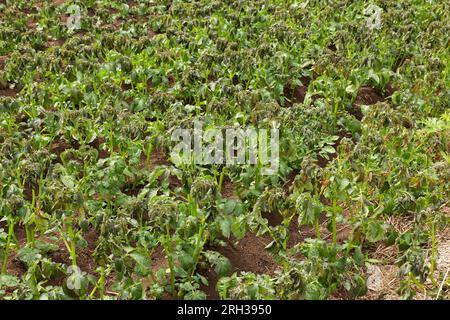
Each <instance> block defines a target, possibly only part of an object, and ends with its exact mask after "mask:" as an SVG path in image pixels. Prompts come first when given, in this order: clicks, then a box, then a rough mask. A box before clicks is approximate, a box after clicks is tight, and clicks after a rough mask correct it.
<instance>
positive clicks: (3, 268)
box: [2, 221, 14, 274]
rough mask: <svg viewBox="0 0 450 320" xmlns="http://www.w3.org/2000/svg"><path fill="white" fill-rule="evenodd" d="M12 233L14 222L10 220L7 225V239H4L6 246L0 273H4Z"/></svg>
mask: <svg viewBox="0 0 450 320" xmlns="http://www.w3.org/2000/svg"><path fill="white" fill-rule="evenodd" d="M13 233H14V223H13V222H12V221H10V223H9V226H8V239H7V240H6V248H5V258H4V260H3V267H2V274H5V273H6V265H7V263H8V256H9V248H10V245H11V238H12V235H13Z"/></svg>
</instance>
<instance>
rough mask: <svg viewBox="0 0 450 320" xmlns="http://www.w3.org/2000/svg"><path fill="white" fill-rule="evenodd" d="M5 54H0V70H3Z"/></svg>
mask: <svg viewBox="0 0 450 320" xmlns="http://www.w3.org/2000/svg"><path fill="white" fill-rule="evenodd" d="M6 59H7V57H6V56H0V70H3V69H4V68H5V65H6Z"/></svg>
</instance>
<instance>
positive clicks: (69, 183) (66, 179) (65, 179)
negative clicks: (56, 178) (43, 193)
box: [61, 175, 75, 189]
mask: <svg viewBox="0 0 450 320" xmlns="http://www.w3.org/2000/svg"><path fill="white" fill-rule="evenodd" d="M61 182H62V183H63V184H64V185H65V186H66V187H67V188H69V189H73V188H74V187H75V180H74V179H73V178H72V177H71V176H68V175H65V176H62V177H61Z"/></svg>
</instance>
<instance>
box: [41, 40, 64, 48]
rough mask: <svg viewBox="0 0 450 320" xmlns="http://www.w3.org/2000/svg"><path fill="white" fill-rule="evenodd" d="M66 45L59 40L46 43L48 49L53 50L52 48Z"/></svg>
mask: <svg viewBox="0 0 450 320" xmlns="http://www.w3.org/2000/svg"><path fill="white" fill-rule="evenodd" d="M63 44H64V40H62V39H59V40H49V41H47V43H46V45H45V46H46V47H47V48H52V47H60V46H62V45H63Z"/></svg>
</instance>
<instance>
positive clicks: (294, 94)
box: [283, 77, 311, 107]
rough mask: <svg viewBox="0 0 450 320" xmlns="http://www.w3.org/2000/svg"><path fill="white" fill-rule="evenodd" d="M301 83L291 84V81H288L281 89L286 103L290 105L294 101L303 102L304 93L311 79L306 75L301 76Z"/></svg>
mask: <svg viewBox="0 0 450 320" xmlns="http://www.w3.org/2000/svg"><path fill="white" fill-rule="evenodd" d="M300 81H301V82H302V85H299V86H293V85H292V83H291V82H289V83H288V84H287V85H286V86H285V87H284V90H283V94H284V97H285V98H286V101H287V103H286V104H287V105H288V106H289V107H290V106H292V105H293V104H294V103H303V101H305V97H306V93H307V92H308V85H309V83H310V82H311V79H310V78H308V77H302V78H301V79H300Z"/></svg>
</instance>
